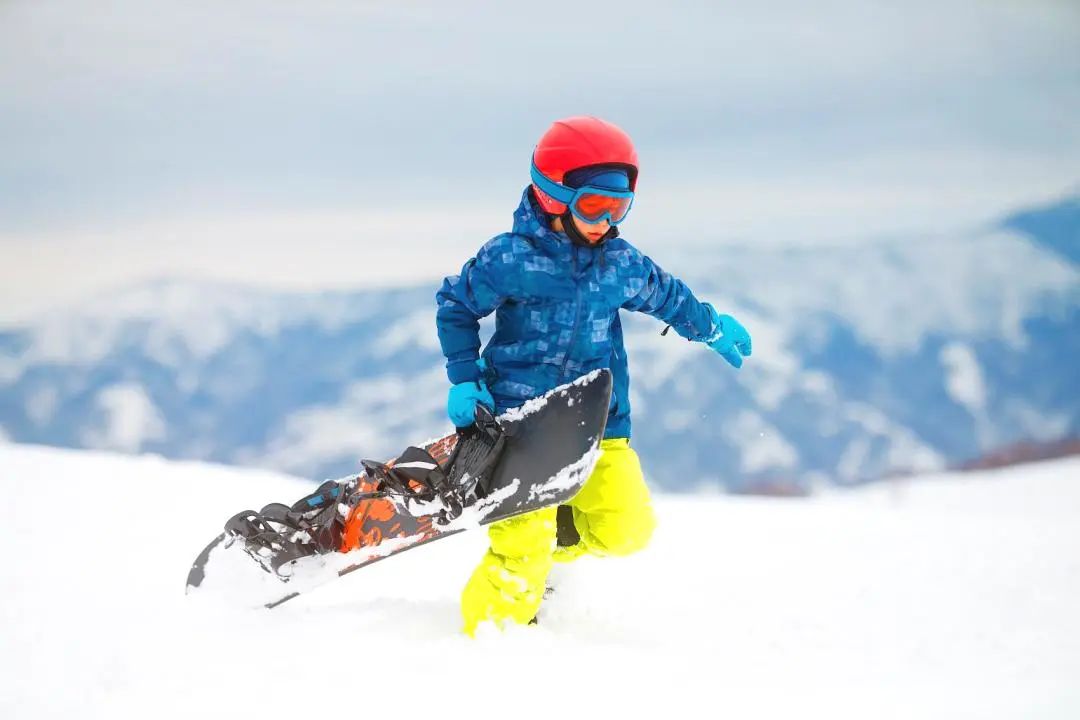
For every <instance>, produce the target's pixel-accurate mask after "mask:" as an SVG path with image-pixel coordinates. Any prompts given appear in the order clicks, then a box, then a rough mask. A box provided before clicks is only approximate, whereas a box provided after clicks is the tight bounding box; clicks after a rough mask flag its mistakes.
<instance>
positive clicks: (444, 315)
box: [435, 238, 509, 385]
mask: <svg viewBox="0 0 1080 720" xmlns="http://www.w3.org/2000/svg"><path fill="white" fill-rule="evenodd" d="M502 256H503V253H502V252H501V250H500V238H495V239H494V240H492V241H490V242H489V243H488V244H487V245H485V246H484V247H483V248H481V249H480V252H478V253H477V254H476V257H474V258H470V259H469V261H468V262H466V263H465V266H464V267H463V268H461V274H460V275H451V276H450V277H447V278H446V279H445V280H443V284H442V287H441V288H440V289H439V292H438V293H437V294H436V296H435V299H436V303H437V304H438V309H437V311H436V313H435V322H436V325H437V326H438V330H439V344H440V345H441V346H442V352H443V355H445V356H446V375H447V377H448V378H449V379H450V382H452V383H454V384H455V385H456V384H458V383H463V382H468V381H470V380H476V379H478V378H479V377H480V369H479V368H478V367H477V366H476V360H477V359H478V358H479V357H480V318H482V317H486V316H488V315H490V314H491V313H492V312H493V311H494V310H495V309H496V308H498V307H499V305H501V304H502V303H503V302H505V301H506V300H507V299H508V297H509V295H508V293H507V289H506V284H507V283H506V279H507V276H508V274H509V273H507V272H505V269H504V268H502V267H500V265H502V264H503V263H502Z"/></svg>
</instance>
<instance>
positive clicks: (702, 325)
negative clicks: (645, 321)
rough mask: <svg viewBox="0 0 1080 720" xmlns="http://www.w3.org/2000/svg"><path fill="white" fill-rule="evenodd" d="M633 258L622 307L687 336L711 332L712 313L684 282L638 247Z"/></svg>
mask: <svg viewBox="0 0 1080 720" xmlns="http://www.w3.org/2000/svg"><path fill="white" fill-rule="evenodd" d="M632 258H633V260H632V262H631V263H630V268H631V270H632V274H631V277H630V279H629V281H628V287H627V295H628V297H627V300H626V301H625V302H624V303H623V305H622V306H623V308H625V309H627V310H633V311H636V312H643V313H645V314H646V315H652V316H653V317H655V318H658V319H660V320H663V321H664V322H665V323H667V324H668V325H670V326H671V327H673V328H675V332H677V333H679V334H680V335H682V336H683V337H684V338H686V339H687V340H696V341H702V340H704V339H705V338H707V337H709V335H711V334H712V313H711V312H710V311H709V308H708V307H706V306H705V304H704V303H702V302H701V301H699V300H698V299H697V298H696V297H694V293H693V292H691V291H690V288H689V287H687V285H686V283H684V282H683V281H682V280H680V279H678V278H677V277H675V276H674V275H671V274H670V273H667V272H665V271H664V270H663V269H662V268H661V267H660V266H659V265H657V264H656V263H655V262H653V260H652V258H650V257H648V256H647V255H643V254H641V253H640V252H638V251H637V250H633V254H632Z"/></svg>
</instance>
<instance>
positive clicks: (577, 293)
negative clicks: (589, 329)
mask: <svg viewBox="0 0 1080 720" xmlns="http://www.w3.org/2000/svg"><path fill="white" fill-rule="evenodd" d="M571 252H573V254H574V303H575V307H574V328H573V330H571V331H570V344H569V345H568V346H567V347H566V357H564V358H563V364H562V370H560V371H559V384H560V385H561V384H562V383H563V382H565V380H566V366H567V365H568V364H569V363H570V350H571V348H573V347H574V340H575V338H577V331H578V326H579V325H580V324H581V279H580V278H579V277H578V249H577V247H576V246H575V247H574V248H573V250H572V251H571Z"/></svg>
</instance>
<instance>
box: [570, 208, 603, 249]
mask: <svg viewBox="0 0 1080 720" xmlns="http://www.w3.org/2000/svg"><path fill="white" fill-rule="evenodd" d="M570 219H571V220H573V221H574V227H576V228H577V231H578V232H579V233H581V234H582V236H583V237H585V238H586V239H587V240H588V241H589V244H590V245H595V244H597V243H598V242H600V240H601V239H602V238H603V237H604V235H606V234H607V231H608V230H609V229H610V228H611V223H609V222H608V221H607V220H601V221H600V222H596V223H587V222H585V221H584V220H582V219H581V218H579V217H578V216H577V215H571V216H570Z"/></svg>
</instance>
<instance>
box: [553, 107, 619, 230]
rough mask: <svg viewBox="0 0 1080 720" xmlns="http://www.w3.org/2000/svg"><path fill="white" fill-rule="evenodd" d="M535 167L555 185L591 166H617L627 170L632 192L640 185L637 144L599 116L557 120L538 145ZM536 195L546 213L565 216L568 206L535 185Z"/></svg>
mask: <svg viewBox="0 0 1080 720" xmlns="http://www.w3.org/2000/svg"><path fill="white" fill-rule="evenodd" d="M532 161H533V165H535V166H536V168H537V169H538V170H539V171H540V172H541V173H542V174H543V175H544V177H546V178H548V179H549V180H551V181H552V182H556V183H559V184H562V182H563V178H564V177H565V176H566V173H568V172H570V171H571V170H578V169H580V168H583V167H588V166H590V165H618V166H622V167H623V169H625V170H626V174H627V177H629V179H630V190H631V191H633V190H634V188H635V187H636V186H637V176H638V159H637V151H636V150H634V143H633V141H632V140H631V139H630V136H629V135H627V134H626V133H625V132H623V130H622V129H621V128H619V127H618V126H616V125H614V124H612V123H609V122H607V121H606V120H601V119H600V118H596V117H588V116H577V117H571V118H566V119H564V120H556V121H555V122H554V123H552V125H551V127H550V128H548V130H547V132H546V133H544V135H543V137H541V138H540V142H538V143H537V144H536V149H535V150H533V156H532ZM532 188H533V193H535V194H536V199H537V200H538V201H539V202H540V207H542V208H543V209H544V212H547V213H551V214H552V215H562V214H563V213H564V212H566V204H565V203H561V202H559V201H558V200H556V199H555V198H553V197H551V196H550V195H548V194H547V193H545V192H544V191H543V190H541V189H540V188H538V187H537V186H536V183H533V186H532Z"/></svg>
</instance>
